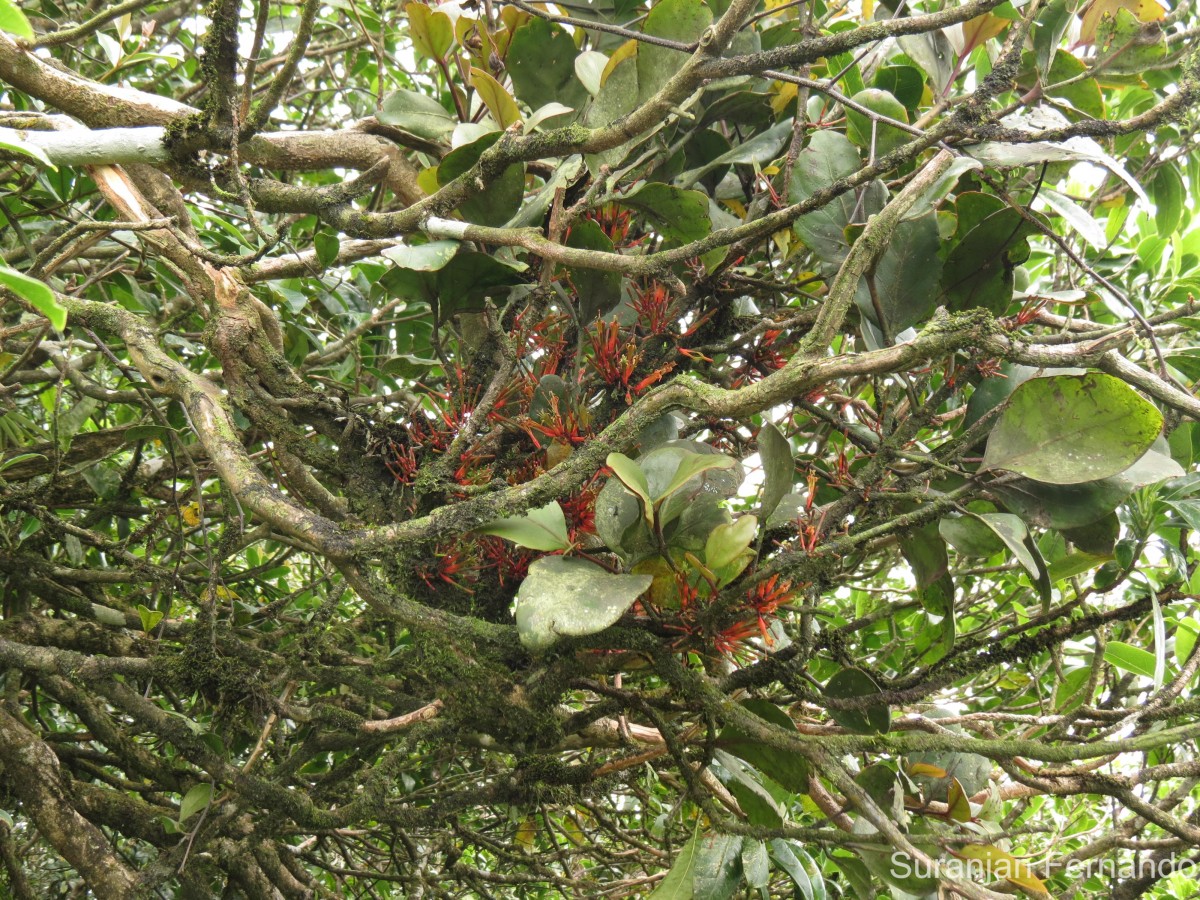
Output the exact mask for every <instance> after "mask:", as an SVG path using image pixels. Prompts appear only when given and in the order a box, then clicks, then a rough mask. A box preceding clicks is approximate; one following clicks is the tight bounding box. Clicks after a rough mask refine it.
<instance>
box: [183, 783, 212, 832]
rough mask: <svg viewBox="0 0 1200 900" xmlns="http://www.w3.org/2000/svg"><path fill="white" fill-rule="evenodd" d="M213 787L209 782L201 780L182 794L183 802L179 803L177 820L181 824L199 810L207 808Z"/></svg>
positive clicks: (210, 800)
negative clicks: (201, 781)
mask: <svg viewBox="0 0 1200 900" xmlns="http://www.w3.org/2000/svg"><path fill="white" fill-rule="evenodd" d="M212 793H213V788H212V785H211V784H208V783H207V782H203V783H201V784H197V785H195V786H193V787H192V789H191V790H189V791H188V792H187V793H186V794H184V796H183V802H182V803H180V804H179V822H180V824H183V823H184V822H186V821H187V820H188V819H190V818H191V817H192V816H194V815H195V814H196V813H198V812H200V810H202V809H205V808H207V806H208V804H209V803H211V802H212Z"/></svg>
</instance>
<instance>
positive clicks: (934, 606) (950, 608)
mask: <svg viewBox="0 0 1200 900" xmlns="http://www.w3.org/2000/svg"><path fill="white" fill-rule="evenodd" d="M900 552H901V553H903V554H904V558H905V559H906V560H907V561H908V564H909V565H910V566H911V567H912V570H913V575H914V576H915V577H916V582H917V595H918V597H919V598H920V600H921V606H922V607H924V608H925V610H926V612H931V613H933V614H934V615H938V616H952V615H953V613H954V580H953V579H952V578H951V577H950V558H949V556H948V555H947V553H946V542H945V541H943V540H942V537H941V535H940V534H939V533H938V525H937V524H936V523H934V522H930V523H929V524H927V525H923V526H921V527H920V528H917V529H915V530H913V531H910V532H908V533H907V534H905V535H903V536H902V537H901V538H900Z"/></svg>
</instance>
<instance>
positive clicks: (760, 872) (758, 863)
mask: <svg viewBox="0 0 1200 900" xmlns="http://www.w3.org/2000/svg"><path fill="white" fill-rule="evenodd" d="M742 875H743V876H744V877H745V879H746V885H747V886H748V887H750V888H751V890H758V889H759V888H765V887H766V886H767V883H768V882H769V881H770V880H771V858H770V856H769V855H768V854H767V843H766V841H756V840H753V839H747V840H745V841H743V842H742Z"/></svg>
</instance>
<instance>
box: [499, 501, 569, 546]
mask: <svg viewBox="0 0 1200 900" xmlns="http://www.w3.org/2000/svg"><path fill="white" fill-rule="evenodd" d="M476 531H477V533H479V534H494V535H496V536H497V537H502V538H504V539H505V540H509V541H512V542H513V543H514V544H517V545H519V546H521V547H528V548H529V549H530V550H543V551H556V550H569V549H571V538H570V537H569V536H568V534H567V520H566V517H565V516H564V515H563V511H562V507H561V506H559V505H558V501H557V500H551V501H550V502H549V503H548V504H546V505H545V506H543V507H541V508H540V509H531V510H530V511H529V512H528V513H527V514H526V515H524V516H522V517H521V518H519V519H498V520H496V521H495V522H489V523H488V524H487V525H484V526H483V527H482V528H477V529H476Z"/></svg>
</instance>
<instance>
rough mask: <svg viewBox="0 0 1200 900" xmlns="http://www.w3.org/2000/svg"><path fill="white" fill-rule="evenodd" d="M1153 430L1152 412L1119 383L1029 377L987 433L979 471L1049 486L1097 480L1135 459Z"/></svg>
mask: <svg viewBox="0 0 1200 900" xmlns="http://www.w3.org/2000/svg"><path fill="white" fill-rule="evenodd" d="M1161 430H1162V415H1161V414H1160V413H1159V411H1158V410H1157V409H1155V407H1154V405H1153V404H1152V403H1150V402H1149V401H1148V400H1145V399H1143V398H1142V397H1141V396H1140V395H1139V394H1138V393H1137V392H1136V391H1134V390H1133V389H1132V388H1131V387H1129V386H1128V385H1127V384H1125V382H1123V381H1121V380H1120V379H1119V378H1114V377H1113V376H1111V375H1103V374H1099V373H1092V372H1089V373H1087V374H1085V375H1056V376H1053V377H1051V378H1032V379H1030V380H1029V381H1026V382H1025V383H1024V384H1022V385H1021V386H1020V387H1018V388H1017V389H1016V390H1015V391H1013V394H1012V397H1011V398H1009V403H1008V406H1007V407H1006V408H1005V410H1004V412H1003V413H1001V415H1000V420H999V421H998V422H997V423H996V426H995V428H993V429H992V433H991V435H990V436H989V438H988V443H987V450H986V451H985V453H984V457H983V468H985V469H1005V470H1008V471H1011V472H1017V473H1019V474H1021V475H1024V476H1026V477H1028V478H1033V479H1035V480H1037V481H1041V482H1046V483H1049V484H1080V483H1082V482H1088V481H1098V480H1100V479H1102V478H1108V477H1110V476H1112V475H1117V474H1119V473H1121V472H1123V471H1125V470H1126V469H1128V468H1129V467H1130V466H1132V465H1133V464H1134V463H1135V462H1137V461H1138V460H1139V459H1140V458H1141V457H1142V456H1143V455H1144V454H1145V453H1146V451H1147V450H1149V449H1150V445H1151V444H1153V443H1154V440H1155V439H1156V438H1157V437H1158V436H1159V433H1160V432H1161Z"/></svg>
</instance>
